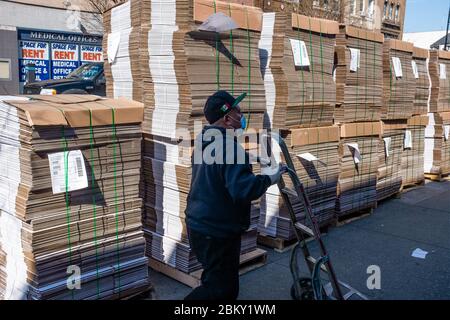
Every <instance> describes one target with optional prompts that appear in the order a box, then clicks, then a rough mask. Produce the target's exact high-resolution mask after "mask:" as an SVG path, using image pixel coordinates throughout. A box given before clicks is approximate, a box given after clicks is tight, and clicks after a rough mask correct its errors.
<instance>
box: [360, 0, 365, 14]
mask: <svg viewBox="0 0 450 320" xmlns="http://www.w3.org/2000/svg"><path fill="white" fill-rule="evenodd" d="M359 13H360V14H361V15H364V0H359Z"/></svg>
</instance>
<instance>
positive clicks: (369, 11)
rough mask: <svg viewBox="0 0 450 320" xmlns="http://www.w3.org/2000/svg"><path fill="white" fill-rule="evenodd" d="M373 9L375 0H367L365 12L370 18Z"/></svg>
mask: <svg viewBox="0 0 450 320" xmlns="http://www.w3.org/2000/svg"><path fill="white" fill-rule="evenodd" d="M374 11H375V0H369V7H368V9H367V14H368V15H369V17H370V18H372V17H373V14H374Z"/></svg>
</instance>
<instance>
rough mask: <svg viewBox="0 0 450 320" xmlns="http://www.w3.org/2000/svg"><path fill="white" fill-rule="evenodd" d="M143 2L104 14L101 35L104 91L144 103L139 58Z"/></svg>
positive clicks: (116, 96) (119, 7) (110, 94)
mask: <svg viewBox="0 0 450 320" xmlns="http://www.w3.org/2000/svg"><path fill="white" fill-rule="evenodd" d="M141 11H142V1H140V0H129V1H128V2H126V3H124V4H122V5H120V6H117V7H115V8H113V9H112V10H108V11H107V12H106V13H105V14H104V18H103V24H104V30H105V36H104V37H103V53H104V55H103V56H104V70H105V77H106V94H107V96H108V97H109V98H119V97H124V98H128V99H133V100H135V101H139V102H143V79H142V73H141V68H140V61H139V42H140V39H141V36H142V34H141V27H140V25H141V14H142V15H143V12H141Z"/></svg>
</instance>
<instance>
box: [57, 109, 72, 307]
mask: <svg viewBox="0 0 450 320" xmlns="http://www.w3.org/2000/svg"><path fill="white" fill-rule="evenodd" d="M60 111H61V112H62V114H63V115H64V111H63V110H60ZM61 135H62V146H63V150H64V184H65V205H66V223H67V242H68V246H69V266H71V265H72V236H71V230H70V224H71V215H72V214H71V210H70V199H69V197H70V195H69V150H68V149H69V146H68V143H67V138H66V130H65V127H64V126H62V128H61ZM71 295H72V300H75V290H71Z"/></svg>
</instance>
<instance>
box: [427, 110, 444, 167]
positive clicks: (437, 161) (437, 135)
mask: <svg viewBox="0 0 450 320" xmlns="http://www.w3.org/2000/svg"><path fill="white" fill-rule="evenodd" d="M428 116H429V123H428V126H427V127H426V129H425V154H424V158H425V159H424V165H425V168H424V171H425V173H428V174H436V175H447V174H450V141H449V136H450V112H441V113H429V114H428Z"/></svg>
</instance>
